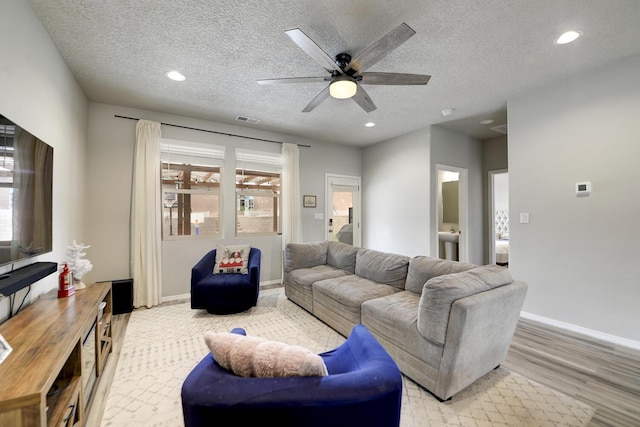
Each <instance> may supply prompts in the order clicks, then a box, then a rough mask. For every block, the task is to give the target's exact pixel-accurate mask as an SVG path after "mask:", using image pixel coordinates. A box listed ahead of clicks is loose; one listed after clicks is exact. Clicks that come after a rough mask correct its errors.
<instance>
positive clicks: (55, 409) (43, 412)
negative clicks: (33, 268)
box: [0, 282, 112, 427]
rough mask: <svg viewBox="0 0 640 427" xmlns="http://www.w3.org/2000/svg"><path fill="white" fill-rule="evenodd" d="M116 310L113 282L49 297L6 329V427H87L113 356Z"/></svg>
mask: <svg viewBox="0 0 640 427" xmlns="http://www.w3.org/2000/svg"><path fill="white" fill-rule="evenodd" d="M102 302H104V303H105V306H104V308H103V309H102V310H100V303H102ZM111 307H112V303H111V282H103V283H96V284H93V285H88V286H87V287H86V288H85V289H80V290H77V291H76V293H75V294H74V295H72V296H70V297H68V298H60V299H58V297H57V291H56V290H54V291H51V292H48V293H46V294H44V295H42V296H41V297H40V298H39V299H38V300H36V301H35V302H33V303H32V304H31V305H29V306H28V307H26V308H25V309H24V310H22V311H21V312H19V313H18V314H16V315H15V316H13V317H12V318H10V319H9V320H7V321H6V322H4V323H3V324H2V325H0V334H2V336H3V337H4V338H5V339H6V340H7V342H8V343H9V345H10V346H11V347H12V348H13V351H12V352H11V354H9V356H8V357H7V358H6V359H5V360H4V361H3V362H2V363H0V426H13V427H27V426H56V427H57V426H83V425H84V423H85V414H86V412H87V411H88V408H89V407H90V405H91V401H92V399H93V395H94V393H95V389H96V387H95V386H96V384H97V382H98V380H99V379H100V374H101V373H102V369H103V367H104V364H105V363H106V360H107V356H108V355H109V353H110V352H111V345H112V335H111V313H112V308H111ZM100 314H102V315H101V316H100ZM87 367H88V369H87Z"/></svg>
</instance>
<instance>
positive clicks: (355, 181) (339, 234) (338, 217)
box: [325, 174, 361, 246]
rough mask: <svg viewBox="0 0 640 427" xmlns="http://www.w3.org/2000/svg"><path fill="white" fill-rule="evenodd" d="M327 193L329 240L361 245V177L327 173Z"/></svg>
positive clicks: (327, 229)
mask: <svg viewBox="0 0 640 427" xmlns="http://www.w3.org/2000/svg"><path fill="white" fill-rule="evenodd" d="M325 195H326V202H325V206H326V209H327V212H326V215H325V218H326V223H325V230H326V233H327V235H326V237H327V240H329V241H337V242H342V243H347V244H350V245H353V246H360V244H361V230H360V177H359V176H348V175H334V174H327V175H326V188H325Z"/></svg>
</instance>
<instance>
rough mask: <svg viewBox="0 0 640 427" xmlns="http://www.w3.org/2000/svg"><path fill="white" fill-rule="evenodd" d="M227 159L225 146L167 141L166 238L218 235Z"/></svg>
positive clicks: (164, 184)
mask: <svg viewBox="0 0 640 427" xmlns="http://www.w3.org/2000/svg"><path fill="white" fill-rule="evenodd" d="M223 159H224V147H217V146H210V145H206V144H196V143H187V142H183V141H171V140H164V139H163V144H162V205H163V206H162V210H163V215H162V217H163V222H162V236H163V238H164V239H172V238H178V237H182V238H200V237H209V238H211V237H216V236H217V235H218V233H219V230H220V176H221V171H222V167H221V165H222V164H223Z"/></svg>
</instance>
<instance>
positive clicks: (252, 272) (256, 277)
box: [248, 248, 262, 286]
mask: <svg viewBox="0 0 640 427" xmlns="http://www.w3.org/2000/svg"><path fill="white" fill-rule="evenodd" d="M261 257H262V252H261V251H260V249H258V248H251V251H250V252H249V266H248V268H249V280H250V281H251V283H254V284H255V285H256V286H259V285H260V260H261Z"/></svg>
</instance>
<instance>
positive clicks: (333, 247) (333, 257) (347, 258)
mask: <svg viewBox="0 0 640 427" xmlns="http://www.w3.org/2000/svg"><path fill="white" fill-rule="evenodd" d="M357 253H358V248H357V247H355V246H351V245H347V244H346V243H340V242H333V241H331V242H329V248H328V249H327V264H329V265H330V266H332V267H335V268H340V269H342V270H344V271H346V272H348V273H351V274H353V273H355V271H356V254H357Z"/></svg>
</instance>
